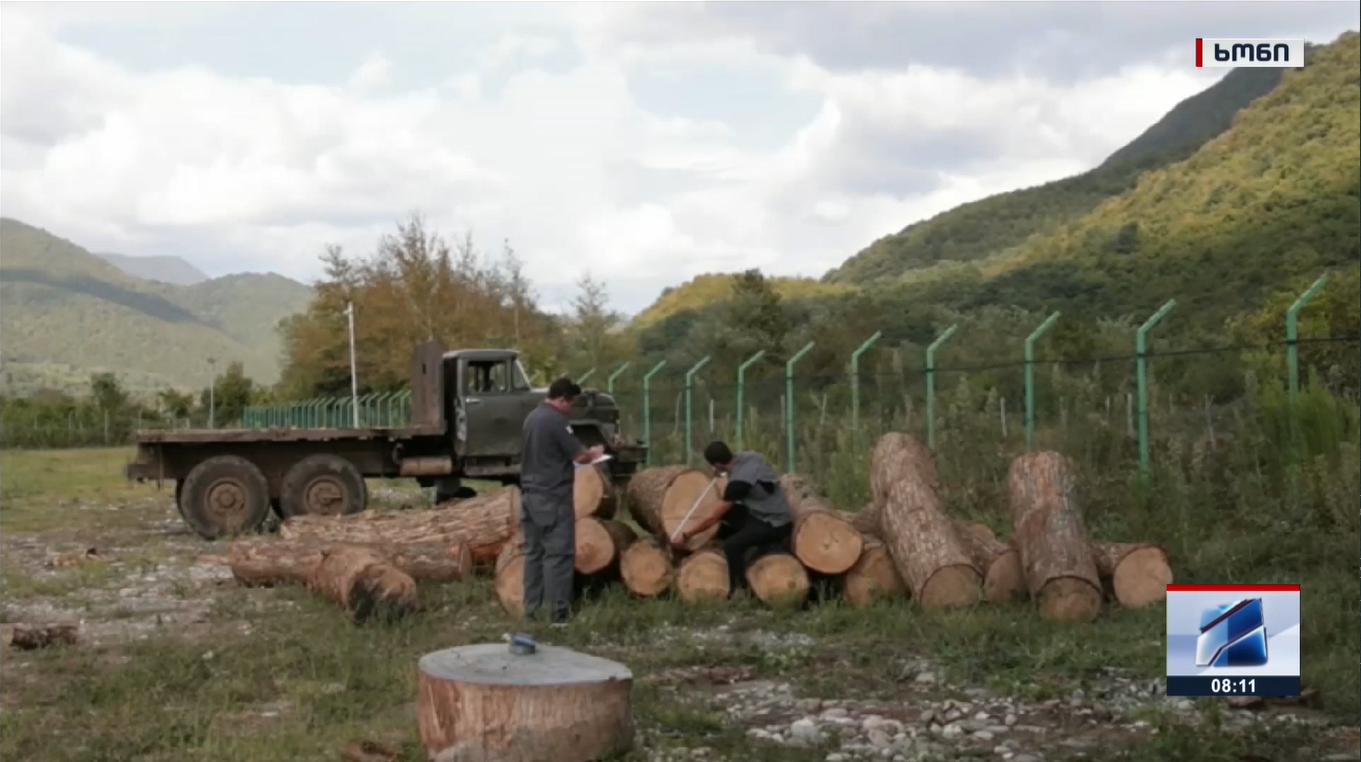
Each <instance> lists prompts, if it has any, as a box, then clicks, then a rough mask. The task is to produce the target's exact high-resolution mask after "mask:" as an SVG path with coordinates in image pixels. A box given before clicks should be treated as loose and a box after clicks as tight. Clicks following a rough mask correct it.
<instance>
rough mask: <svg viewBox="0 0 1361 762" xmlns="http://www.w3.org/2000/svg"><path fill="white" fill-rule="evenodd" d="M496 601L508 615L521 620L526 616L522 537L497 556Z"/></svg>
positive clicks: (512, 539)
mask: <svg viewBox="0 0 1361 762" xmlns="http://www.w3.org/2000/svg"><path fill="white" fill-rule="evenodd" d="M492 589H493V590H495V591H496V600H497V602H499V603H500V604H501V608H503V609H505V611H506V613H507V614H510V615H511V616H512V617H515V618H516V619H519V618H521V617H523V616H524V615H525V545H524V537H523V536H522V535H519V534H517V535H515V536H514V537H512V538H511V539H510V540H509V541H508V542H507V543H506V544H505V545H503V546H501V552H500V553H499V554H497V556H496V567H495V572H494V574H493V577H492Z"/></svg>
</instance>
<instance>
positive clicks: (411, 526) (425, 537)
mask: <svg viewBox="0 0 1361 762" xmlns="http://www.w3.org/2000/svg"><path fill="white" fill-rule="evenodd" d="M519 523H520V489H519V488H518V487H513V486H512V487H503V488H501V489H498V490H495V491H493V492H488V493H486V494H484V495H478V496H477V497H474V498H470V499H468V500H460V501H458V502H457V503H455V504H453V505H451V506H450V507H447V508H436V509H434V510H424V511H361V512H360V513H356V514H353V515H351V516H294V517H292V518H290V519H287V520H285V521H284V522H283V523H282V524H281V525H280V526H279V535H280V536H281V537H283V538H284V539H285V540H307V541H311V542H317V543H351V544H361V545H379V544H392V545H415V544H421V543H428V542H435V543H455V542H456V543H460V544H462V545H466V546H467V547H468V551H469V552H470V553H471V554H472V557H473V563H475V564H489V563H492V562H494V561H495V559H496V555H497V554H498V553H500V552H501V547H502V546H503V545H505V544H506V541H507V540H509V539H510V537H511V535H513V534H515V532H516V531H518V529H519Z"/></svg>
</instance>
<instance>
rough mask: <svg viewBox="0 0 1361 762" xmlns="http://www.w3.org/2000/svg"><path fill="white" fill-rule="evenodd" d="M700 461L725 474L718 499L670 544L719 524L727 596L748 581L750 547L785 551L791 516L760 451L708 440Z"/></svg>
mask: <svg viewBox="0 0 1361 762" xmlns="http://www.w3.org/2000/svg"><path fill="white" fill-rule="evenodd" d="M704 459H705V460H706V461H708V462H709V465H711V466H713V468H714V474H715V475H716V476H718V475H723V474H726V475H727V476H728V486H727V487H726V488H725V489H724V490H723V502H722V503H720V504H719V505H718V508H717V509H716V510H715V512H714V514H713V515H711V516H709V517H707V518H706V519H705V520H703V521H699V522H696V523H695V524H694V526H690V527H685V528H684V529H683V530H682V531H681V532H680V534H679V535H677V537H676V539H675V541H674V543H673V544H675V545H677V546H683V545H684V544H685V543H686V541H688V540H689V539H690V538H691V537H694V536H695V535H697V534H699V533H700V532H703V531H705V530H706V529H708V528H709V527H711V526H713V525H714V524H716V523H718V522H722V524H721V525H720V526H719V528H718V540H719V542H720V543H721V544H722V545H723V555H725V556H727V559H728V590H729V593H728V594H729V595H732V594H733V593H734V592H736V591H737V589H738V588H740V587H742V586H745V585H746V584H747V558H748V556H749V555H750V554H751V553H752V552H753V551H756V552H760V551H763V550H766V549H775V548H781V549H785V547H786V546H787V545H788V542H789V533H790V531H791V530H792V529H793V527H794V516H793V514H792V513H791V512H790V510H789V501H788V500H787V499H786V498H785V494H784V488H783V487H781V486H780V477H779V476H777V475H776V473H775V470H774V469H772V468H771V467H770V464H768V463H766V460H765V458H763V457H761V455H760V454H759V453H755V452H751V451H750V450H744V451H742V452H739V453H733V451H732V450H730V449H728V445H727V444H725V443H723V442H711V443H709V446H708V447H705V448H704Z"/></svg>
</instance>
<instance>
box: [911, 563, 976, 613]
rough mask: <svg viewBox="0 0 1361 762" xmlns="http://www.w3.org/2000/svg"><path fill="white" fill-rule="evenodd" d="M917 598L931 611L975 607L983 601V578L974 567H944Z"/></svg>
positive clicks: (923, 606) (922, 587) (932, 577)
mask: <svg viewBox="0 0 1361 762" xmlns="http://www.w3.org/2000/svg"><path fill="white" fill-rule="evenodd" d="M916 597H917V603H918V604H920V605H921V607H922V608H923V609H927V610H929V611H934V610H939V609H952V608H966V607H969V606H975V605H977V604H978V603H979V602H980V601H981V600H982V599H983V578H982V575H980V574H979V573H978V570H977V569H975V568H973V567H972V566H965V565H963V564H955V565H952V566H943V567H941V568H940V569H938V570H936V572H935V573H934V574H932V575H931V576H930V577H928V578H927V579H926V581H925V582H924V583H922V586H921V592H919V593H918V594H917V596H916Z"/></svg>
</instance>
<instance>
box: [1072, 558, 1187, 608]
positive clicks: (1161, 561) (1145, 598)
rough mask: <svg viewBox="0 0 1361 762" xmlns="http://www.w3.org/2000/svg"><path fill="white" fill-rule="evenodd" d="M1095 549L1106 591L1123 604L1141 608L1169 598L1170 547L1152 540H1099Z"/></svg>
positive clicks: (1126, 606)
mask: <svg viewBox="0 0 1361 762" xmlns="http://www.w3.org/2000/svg"><path fill="white" fill-rule="evenodd" d="M1092 552H1093V557H1094V559H1093V560H1094V561H1095V562H1096V571H1097V574H1098V575H1099V576H1100V577H1101V580H1102V583H1103V588H1105V590H1104V591H1105V592H1107V593H1108V594H1109V597H1112V598H1114V599H1115V600H1117V601H1119V602H1120V605H1121V606H1124V607H1125V608H1128V609H1138V608H1143V607H1144V606H1147V605H1149V604H1152V603H1157V602H1158V601H1161V600H1164V599H1166V598H1167V586H1168V585H1170V584H1172V567H1171V565H1170V564H1169V563H1168V561H1167V551H1165V550H1163V549H1162V548H1160V547H1158V546H1157V545H1151V544H1148V543H1131V542H1096V543H1092Z"/></svg>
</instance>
